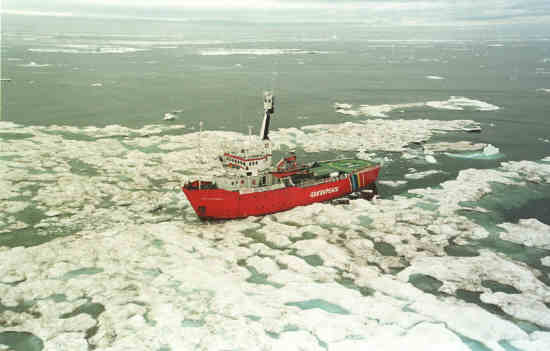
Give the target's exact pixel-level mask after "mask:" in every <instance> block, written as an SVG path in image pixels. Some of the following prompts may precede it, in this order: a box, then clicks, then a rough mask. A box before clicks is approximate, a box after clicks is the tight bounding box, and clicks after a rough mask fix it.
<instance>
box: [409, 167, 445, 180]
mask: <svg viewBox="0 0 550 351" xmlns="http://www.w3.org/2000/svg"><path fill="white" fill-rule="evenodd" d="M438 173H442V171H438V170H435V169H431V170H428V171H424V172H416V173H409V174H405V178H406V179H414V180H417V179H422V178H426V177H429V176H431V175H434V174H438Z"/></svg>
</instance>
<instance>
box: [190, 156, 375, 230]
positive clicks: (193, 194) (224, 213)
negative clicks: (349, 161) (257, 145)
mask: <svg viewBox="0 0 550 351" xmlns="http://www.w3.org/2000/svg"><path fill="white" fill-rule="evenodd" d="M379 172H380V166H373V167H369V168H367V169H362V170H360V171H357V172H354V173H352V174H349V175H348V176H347V177H346V178H341V177H338V178H334V180H331V179H328V180H327V181H326V182H323V183H320V184H315V185H312V186H305V187H304V186H287V187H284V188H281V189H275V190H266V191H254V192H250V193H241V192H239V191H229V190H224V189H193V188H188V187H185V186H184V187H182V190H183V192H184V193H185V195H186V196H187V198H188V199H189V202H190V203H191V206H193V209H194V210H195V213H196V214H197V216H199V217H200V218H201V219H233V218H244V217H248V216H262V215H265V214H269V213H275V212H280V211H285V210H289V209H291V208H294V207H296V206H304V205H309V204H312V203H315V202H323V201H327V200H331V199H335V198H338V197H342V196H345V195H347V194H350V193H352V192H355V191H359V190H361V189H365V188H366V187H368V186H369V185H370V184H372V183H373V182H374V181H375V180H376V178H377V177H378V173H379Z"/></svg>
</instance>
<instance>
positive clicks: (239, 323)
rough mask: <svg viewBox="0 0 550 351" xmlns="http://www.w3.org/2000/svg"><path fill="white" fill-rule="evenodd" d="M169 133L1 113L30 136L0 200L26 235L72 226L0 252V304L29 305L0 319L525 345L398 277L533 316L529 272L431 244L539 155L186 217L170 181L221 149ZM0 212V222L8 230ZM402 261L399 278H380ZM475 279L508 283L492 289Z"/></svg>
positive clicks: (146, 330) (383, 140) (151, 340)
mask: <svg viewBox="0 0 550 351" xmlns="http://www.w3.org/2000/svg"><path fill="white" fill-rule="evenodd" d="M471 123H472V122H471V121H450V122H443V121H429V120H420V121H406V120H405V121H391V120H367V121H365V123H362V122H361V123H353V124H346V123H344V124H335V125H320V126H319V125H318V126H308V127H303V128H293V129H285V130H278V131H274V133H273V135H274V136H273V139H274V140H282V141H285V143H286V144H285V145H288V146H291V145H308V144H310V145H312V146H310V147H311V148H312V150H353V151H354V152H356V151H357V150H359V149H362V150H363V149H375V150H398V151H403V150H405V149H407V145H408V144H409V143H410V142H413V141H416V142H418V141H421V140H427V139H429V138H430V137H431V136H432V135H434V134H435V133H438V132H440V131H441V130H460V128H462V127H464V126H466V125H469V124H471ZM175 127H176V126H167V125H165V126H163V125H157V126H150V127H145V128H141V129H130V128H126V127H121V126H110V127H106V128H93V127H90V128H76V127H67V126H49V127H23V126H17V125H14V124H13V123H6V122H0V131H4V132H7V133H13V132H17V133H24V134H26V135H30V136H28V137H26V138H22V139H12V140H8V141H6V142H4V141H2V149H1V150H0V151H1V153H0V156H1V157H2V162H1V163H0V177H1V178H2V179H1V180H0V182H1V183H2V184H3V185H5V187H6V188H9V189H10V192H8V193H6V192H5V191H4V192H2V193H1V194H2V195H1V196H2V197H3V200H6V201H4V202H3V204H4V206H6V205H5V204H6V203H10V202H11V201H12V200H15V199H10V198H11V197H13V196H17V195H19V194H23V193H24V194H26V195H25V196H26V198H25V200H19V199H18V200H16V201H18V202H15V203H14V205H16V206H17V207H18V209H20V210H21V209H23V208H25V209H26V208H32V209H33V211H34V209H35V208H36V211H37V213H40V217H41V219H40V222H39V223H38V224H33V223H29V224H28V225H29V226H33V225H34V226H35V228H34V229H33V230H35V231H36V233H37V234H42V233H44V234H50V233H52V234H53V233H56V235H57V236H59V234H58V233H63V234H64V233H67V234H70V233H74V234H72V235H68V236H65V237H59V238H57V239H54V240H50V241H47V242H45V243H43V244H41V245H37V246H34V247H18V248H7V247H4V248H0V262H2V265H1V266H0V280H1V281H2V283H3V284H0V303H1V304H2V305H3V306H7V307H9V308H12V307H13V308H15V307H16V306H20V304H21V302H22V301H25V302H26V304H25V306H27V304H30V305H32V307H30V308H29V309H28V310H27V311H26V312H23V313H15V312H13V313H12V311H11V310H10V313H3V314H2V317H1V318H2V320H3V321H5V320H7V321H8V322H9V323H11V324H10V326H13V328H15V330H19V331H26V332H31V333H33V334H35V335H37V336H38V337H40V338H41V339H42V340H43V341H44V343H45V345H56V346H51V347H55V348H56V349H61V348H62V347H69V346H70V345H75V346H74V348H76V349H78V348H79V347H80V345H84V344H88V343H89V344H90V345H92V346H93V347H96V350H120V349H135V348H136V347H138V348H140V349H144V350H145V349H149V350H150V349H154V350H157V349H162V348H168V347H169V348H172V349H219V348H242V349H269V348H273V347H274V346H273V345H275V343H277V342H278V341H277V340H281V339H283V340H287V341H288V342H290V343H295V344H296V343H300V344H302V345H304V346H311V347H321V349H324V348H325V346H322V345H326V349H329V350H330V349H334V348H336V347H339V348H345V347H357V348H359V347H360V345H363V346H365V345H369V346H373V345H374V346H379V347H380V348H383V349H386V348H384V347H387V346H388V345H390V346H391V345H394V344H395V342H397V341H394V340H401V341H403V342H406V343H408V344H411V345H419V346H422V347H424V346H425V347H428V346H426V345H425V344H424V343H423V340H421V339H420V335H423V334H426V333H428V334H429V335H430V338H431V339H433V340H434V342H435V343H439V344H442V345H443V344H445V343H448V345H446V346H447V347H448V348H454V349H461V348H462V347H463V346H464V345H465V344H464V343H463V344H460V342H461V341H460V337H461V336H466V337H467V338H470V339H473V340H474V341H476V342H479V343H482V344H483V345H486V346H487V347H490V348H492V349H494V350H500V349H502V347H501V346H500V345H499V344H498V341H503V342H504V341H505V342H509V343H512V342H513V343H518V342H520V343H521V342H525V343H532V345H535V344H537V343H539V341H538V339H536V338H535V337H530V336H528V335H527V334H526V333H524V332H523V331H522V330H521V329H520V328H518V327H517V326H516V325H514V323H513V322H511V321H508V320H504V319H503V318H502V317H500V316H498V315H495V314H492V313H489V312H487V311H485V310H483V309H482V308H481V307H479V306H477V305H475V304H467V303H464V302H462V301H459V300H457V299H455V298H453V297H448V296H447V297H435V296H432V295H430V294H427V293H425V292H423V291H421V290H419V289H416V288H415V287H414V286H413V285H412V284H411V283H409V282H408V278H407V277H406V275H412V274H425V275H430V276H433V277H434V278H436V279H439V280H441V281H442V284H443V285H442V289H443V290H444V291H448V292H452V291H456V289H468V290H471V291H477V292H480V293H482V297H481V298H482V299H487V301H489V300H490V301H491V302H490V303H495V304H497V305H499V306H501V308H502V309H503V310H504V311H505V312H506V313H507V314H510V315H512V316H514V317H516V318H525V319H527V320H528V321H531V322H532V323H535V324H539V325H543V324H544V325H545V324H546V323H547V322H546V321H545V319H544V318H546V317H545V316H543V315H541V313H542V314H544V313H545V311H546V310H545V309H544V308H543V307H542V306H543V304H544V303H545V302H548V299H549V292H548V287H546V286H545V285H544V284H543V283H542V282H541V281H540V280H538V279H537V274H538V273H539V272H538V271H537V270H535V269H532V268H530V267H528V266H527V265H525V264H522V263H517V262H515V261H513V260H512V259H510V258H509V257H505V256H502V255H496V254H493V253H490V252H486V251H483V250H482V251H480V256H478V257H472V258H470V257H467V258H465V257H448V256H446V251H445V248H446V247H447V246H448V245H449V244H450V243H451V242H454V243H464V242H467V241H468V240H471V239H479V238H483V237H486V236H488V235H489V233H488V232H487V231H486V230H485V229H483V228H482V227H481V226H480V225H478V224H476V223H474V222H473V221H472V220H470V219H469V218H467V217H465V216H462V215H460V214H459V212H457V211H458V210H464V209H469V210H477V209H476V208H475V207H474V208H472V206H471V205H469V203H471V202H475V201H477V200H479V199H480V198H482V197H483V196H485V195H486V194H489V193H490V192H492V191H493V188H492V187H491V184H492V183H493V182H497V183H501V184H503V185H506V184H522V183H523V182H525V181H526V180H527V179H532V178H534V177H538V178H539V179H540V180H541V181H545V179H549V173H550V170H549V169H548V166H550V164H548V163H545V162H544V161H543V162H534V161H522V162H507V163H503V164H502V166H501V167H499V168H496V169H470V170H462V171H460V173H459V174H458V176H457V177H456V179H454V180H449V181H446V182H443V183H441V184H440V187H436V188H431V189H430V188H428V189H415V190H409V191H408V192H407V193H405V194H403V195H401V196H399V195H396V196H394V197H392V198H388V199H374V200H373V201H372V202H369V201H365V200H361V199H359V200H353V201H350V203H349V204H348V205H344V206H332V205H330V204H322V203H318V204H314V205H311V206H307V207H299V208H295V209H293V210H290V211H286V212H281V213H277V214H274V215H270V216H265V217H263V218H247V219H243V220H238V221H224V222H211V223H210V222H209V223H201V222H200V221H198V220H197V218H196V215H195V214H194V212H193V209H192V208H191V206H190V205H189V203H188V201H187V200H186V199H185V197H184V196H183V195H182V194H181V190H180V189H179V186H181V183H182V182H183V181H184V178H191V177H196V176H198V175H201V174H205V173H211V172H213V170H215V169H216V166H217V165H218V161H215V160H213V159H207V158H205V159H204V163H196V162H194V160H196V151H197V147H198V142H199V138H198V133H189V134H184V135H166V134H170V133H166V134H165V133H164V132H166V131H169V130H172V129H173V128H175ZM177 128H181V126H178V127H177ZM350 129H351V130H352V132H353V133H350ZM375 129H376V130H375ZM350 136H351V137H350ZM354 136H355V138H354ZM360 136H364V137H365V138H366V139H368V140H361V139H360V138H359V137H360ZM388 136H391V137H390V138H388ZM365 138H364V139H365ZM247 139H248V137H247V136H246V135H242V134H239V133H231V132H219V131H210V132H203V138H202V140H201V143H202V146H203V147H204V148H208V149H209V150H212V152H213V153H218V152H221V150H222V148H223V145H224V143H227V142H229V141H231V140H237V142H246V140H247ZM324 139H334V140H329V141H326V140H324ZM275 142H276V141H275ZM178 145H179V146H180V147H178ZM359 145H361V147H359ZM440 147H441V148H444V146H440ZM435 149H436V148H434V150H435ZM426 155H428V153H426ZM545 160H546V161H548V160H550V159H548V158H547V159H545ZM397 182H402V181H397ZM0 188H1V187H0ZM19 202H20V203H19ZM0 206H2V205H0ZM24 206H27V207H24ZM16 214H17V212H16ZM11 217H13V216H9V217H6V218H5V217H2V221H3V222H5V223H7V225H8V226H11V225H12V224H11V223H15V221H16V219H15V218H11ZM160 220H163V221H167V222H164V223H156V222H158V221H160ZM521 225H522V224H521V223H518V224H517V226H518V230H519V226H521ZM10 228H11V227H10ZM266 244H267V245H269V246H267V245H266ZM544 262H545V261H543V263H544ZM409 264H410V266H409ZM408 266H409V267H408ZM252 267H254V268H255V270H256V271H257V272H258V273H259V275H260V277H258V275H256V274H251V271H253V270H252ZM399 271H401V273H398V274H397V277H398V278H399V279H402V280H397V279H395V276H394V275H393V274H396V272H399ZM472 272H473V273H472ZM390 273H391V274H390ZM264 274H265V275H268V277H267V278H265V277H262V276H263V275H264ZM486 280H493V281H495V282H499V283H500V284H502V285H510V286H512V287H514V289H517V290H518V291H520V294H515V295H517V296H513V297H509V296H507V295H510V294H495V293H494V292H492V291H490V290H489V289H488V288H486V287H485V286H484V283H483V282H484V281H486ZM243 301H246V303H243ZM505 304H508V305H507V307H505ZM86 306H95V309H96V311H95V314H94V311H92V312H90V313H86V312H82V311H85V310H86V308H87V307H86ZM537 311H542V312H537ZM79 312H81V313H79ZM71 314H74V316H72V317H70V318H62V317H67V316H68V315H71ZM10 328H11V327H10ZM95 328H97V330H96V329H95ZM92 330H96V333H95V335H93V336H91V337H89V338H88V339H86V333H87V332H88V331H89V332H91V331H92ZM277 337H278V339H277ZM287 341H285V342H287ZM288 342H287V343H288ZM310 344H311V345H310ZM136 345H138V346H136ZM48 347H50V346H48ZM442 347H443V346H442Z"/></svg>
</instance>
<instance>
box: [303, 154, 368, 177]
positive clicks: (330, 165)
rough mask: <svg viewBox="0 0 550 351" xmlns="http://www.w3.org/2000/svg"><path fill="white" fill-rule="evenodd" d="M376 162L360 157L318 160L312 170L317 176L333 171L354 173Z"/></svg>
mask: <svg viewBox="0 0 550 351" xmlns="http://www.w3.org/2000/svg"><path fill="white" fill-rule="evenodd" d="M374 165H375V163H373V162H369V161H366V160H360V159H356V158H354V159H344V160H332V161H323V162H318V163H317V164H316V165H315V166H314V167H312V168H311V171H312V172H313V174H314V175H315V176H316V177H319V176H325V175H329V174H330V173H333V172H343V173H352V172H354V171H357V170H360V169H363V168H367V167H371V166H374Z"/></svg>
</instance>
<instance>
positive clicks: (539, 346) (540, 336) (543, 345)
mask: <svg viewBox="0 0 550 351" xmlns="http://www.w3.org/2000/svg"><path fill="white" fill-rule="evenodd" d="M510 344H511V345H512V346H514V347H516V348H518V349H520V350H525V351H546V350H548V347H550V333H549V332H542V331H535V332H533V333H531V334H529V339H522V340H513V341H511V342H510Z"/></svg>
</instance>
